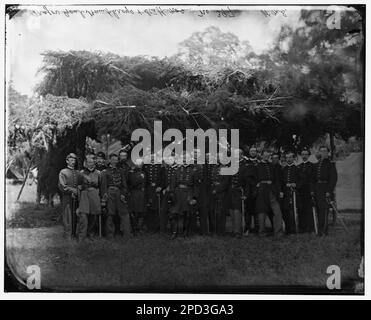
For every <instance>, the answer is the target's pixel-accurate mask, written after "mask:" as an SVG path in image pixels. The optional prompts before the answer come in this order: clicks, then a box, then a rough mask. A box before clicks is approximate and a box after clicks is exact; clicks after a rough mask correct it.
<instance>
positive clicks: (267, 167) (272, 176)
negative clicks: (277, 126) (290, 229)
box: [256, 150, 283, 236]
mask: <svg viewBox="0 0 371 320" xmlns="http://www.w3.org/2000/svg"><path fill="white" fill-rule="evenodd" d="M269 157H270V151H269V150H263V153H262V160H261V162H260V163H259V164H258V165H257V167H256V177H257V182H258V184H257V186H258V195H257V199H256V212H257V214H258V219H259V223H258V225H259V235H265V218H266V215H267V214H268V212H269V210H270V209H271V210H272V212H273V234H274V235H275V236H280V235H281V234H282V213H281V208H280V205H279V202H278V199H280V198H282V197H283V193H282V191H281V185H280V180H279V176H278V172H277V170H274V167H273V166H272V164H271V163H270V162H269V161H268V160H269Z"/></svg>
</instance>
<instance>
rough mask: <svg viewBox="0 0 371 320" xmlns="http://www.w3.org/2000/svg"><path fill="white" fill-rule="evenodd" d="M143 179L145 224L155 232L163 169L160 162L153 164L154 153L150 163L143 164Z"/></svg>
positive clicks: (158, 224)
mask: <svg viewBox="0 0 371 320" xmlns="http://www.w3.org/2000/svg"><path fill="white" fill-rule="evenodd" d="M143 168H144V174H145V177H146V181H145V195H146V201H147V214H146V222H145V224H146V226H147V229H148V231H150V232H156V231H158V230H159V228H160V212H159V210H160V206H161V190H162V188H163V179H164V178H163V170H162V166H161V164H155V158H154V154H152V155H151V163H150V164H146V165H144V166H143Z"/></svg>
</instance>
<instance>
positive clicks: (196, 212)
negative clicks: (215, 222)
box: [190, 149, 207, 233]
mask: <svg viewBox="0 0 371 320" xmlns="http://www.w3.org/2000/svg"><path fill="white" fill-rule="evenodd" d="M191 156H193V162H194V163H193V164H192V165H191V166H192V167H193V198H194V199H195V200H196V203H195V204H194V205H193V206H191V209H192V210H191V222H190V232H191V233H193V232H195V231H196V230H197V228H198V217H200V225H201V224H203V222H205V221H203V222H201V216H202V213H201V212H202V209H203V207H205V200H206V201H207V199H205V198H203V197H202V196H203V195H204V186H203V183H204V181H203V178H204V170H205V164H201V163H199V162H200V150H199V149H194V151H193V154H192V155H191ZM205 160H206V159H205ZM203 227H205V225H204V226H203Z"/></svg>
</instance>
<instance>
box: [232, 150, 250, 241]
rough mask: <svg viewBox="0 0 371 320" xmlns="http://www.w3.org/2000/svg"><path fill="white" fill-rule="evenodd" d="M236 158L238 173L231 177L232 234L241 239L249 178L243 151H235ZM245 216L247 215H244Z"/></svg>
mask: <svg viewBox="0 0 371 320" xmlns="http://www.w3.org/2000/svg"><path fill="white" fill-rule="evenodd" d="M233 152H234V157H235V158H236V159H238V161H239V166H238V172H237V173H235V174H234V175H232V176H231V177H230V189H229V192H230V199H231V209H232V233H233V235H234V236H235V237H241V236H242V233H243V229H244V228H245V226H243V225H242V216H241V215H242V201H245V200H246V198H247V197H246V195H247V176H246V167H245V162H244V161H243V157H242V150H241V149H236V150H234V151H233ZM244 214H245V213H244Z"/></svg>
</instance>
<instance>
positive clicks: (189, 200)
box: [171, 153, 197, 238]
mask: <svg viewBox="0 0 371 320" xmlns="http://www.w3.org/2000/svg"><path fill="white" fill-rule="evenodd" d="M187 157H189V154H187V153H184V154H183V164H181V165H179V166H178V167H177V169H176V173H175V190H174V191H175V206H174V208H173V212H172V214H171V225H172V228H171V230H172V238H174V237H176V236H177V234H178V232H179V230H178V229H179V219H180V218H182V222H183V223H182V226H183V235H184V236H188V235H189V228H190V223H191V214H192V210H193V208H192V206H194V205H195V204H196V203H197V201H196V200H195V199H194V194H193V185H194V180H193V179H194V169H193V167H192V166H191V165H190V164H189V162H188V159H187ZM187 162H188V163H187Z"/></svg>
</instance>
